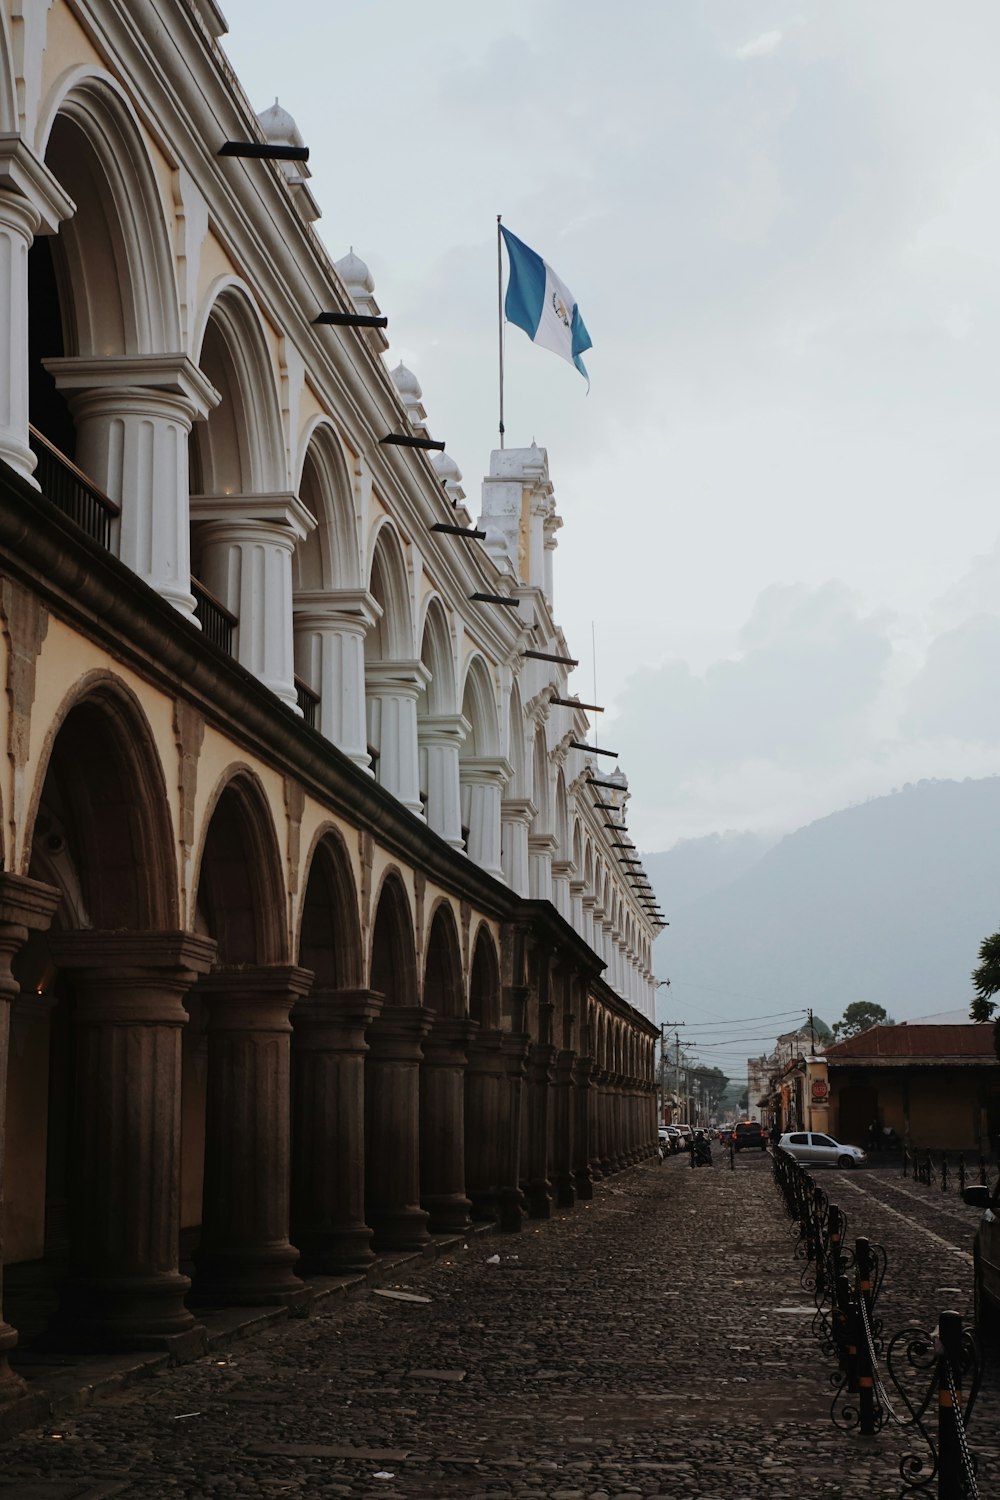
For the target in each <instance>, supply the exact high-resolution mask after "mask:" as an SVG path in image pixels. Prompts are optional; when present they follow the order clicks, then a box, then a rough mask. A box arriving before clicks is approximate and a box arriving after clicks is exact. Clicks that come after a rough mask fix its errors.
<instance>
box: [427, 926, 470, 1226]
mask: <svg viewBox="0 0 1000 1500" xmlns="http://www.w3.org/2000/svg"><path fill="white" fill-rule="evenodd" d="M424 1005H425V1006H426V1007H428V1008H429V1009H430V1010H431V1011H433V1013H434V1014H433V1020H432V1024H431V1028H430V1031H429V1032H428V1033H427V1035H426V1037H425V1038H424V1043H423V1052H424V1060H423V1063H422V1064H421V1068H420V1201H421V1203H422V1204H423V1206H424V1208H425V1209H426V1210H427V1213H428V1215H429V1220H428V1227H429V1229H430V1231H431V1233H432V1234H460V1233H462V1232H463V1231H464V1230H466V1229H467V1228H468V1227H469V1212H470V1209H471V1207H472V1204H471V1202H470V1200H469V1199H468V1197H467V1196H466V1191H465V1070H466V1065H467V1063H468V1048H469V1043H470V1042H471V1040H472V1038H473V1035H474V1034H475V1032H476V1030H477V1029H478V1028H477V1027H476V1025H475V1023H474V1022H471V1021H470V1020H469V1018H468V1016H467V1014H466V1009H465V986H464V984H463V981H462V955H461V945H460V943H459V937H458V926H457V924H456V922H455V914H454V912H453V911H452V909H451V907H450V905H449V904H448V903H447V902H444V901H442V902H441V903H440V904H439V905H438V907H437V909H436V911H435V912H434V917H433V920H432V922H431V929H430V935H429V937H428V941H427V956H426V959H425V962H424Z"/></svg>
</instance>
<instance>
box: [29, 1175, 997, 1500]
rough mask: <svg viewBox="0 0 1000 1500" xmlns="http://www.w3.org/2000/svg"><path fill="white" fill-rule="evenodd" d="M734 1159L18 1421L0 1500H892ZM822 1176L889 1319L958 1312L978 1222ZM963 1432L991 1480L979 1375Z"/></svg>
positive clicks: (609, 1187)
mask: <svg viewBox="0 0 1000 1500" xmlns="http://www.w3.org/2000/svg"><path fill="white" fill-rule="evenodd" d="M749 1155H750V1153H745V1154H744V1155H742V1156H740V1157H738V1158H737V1162H736V1170H735V1171H732V1172H731V1171H730V1170H729V1169H728V1161H727V1159H725V1158H722V1159H719V1157H718V1153H717V1162H716V1166H715V1168H714V1169H713V1170H712V1171H697V1172H695V1171H691V1170H689V1168H688V1165H687V1161H686V1159H685V1158H680V1157H678V1158H674V1159H671V1160H669V1161H668V1162H667V1163H666V1164H665V1165H664V1166H663V1167H659V1166H657V1164H656V1163H655V1162H654V1163H650V1164H647V1165H645V1166H643V1167H641V1168H639V1169H636V1170H634V1171H631V1172H629V1173H625V1174H622V1175H621V1176H619V1177H618V1178H616V1179H613V1180H612V1181H611V1182H610V1183H606V1184H602V1185H601V1186H600V1188H599V1189H598V1193H597V1197H596V1199H595V1201H594V1203H593V1204H591V1205H580V1206H578V1207H577V1208H576V1209H575V1210H573V1211H572V1212H569V1213H567V1214H564V1215H560V1216H557V1217H556V1218H554V1219H553V1220H552V1221H551V1222H549V1223H545V1224H539V1225H537V1226H529V1228H528V1229H527V1231H526V1232H525V1233H524V1234H522V1235H521V1236H519V1237H507V1236H500V1235H494V1236H491V1237H487V1238H480V1239H478V1240H476V1241H473V1242H471V1243H470V1245H469V1248H468V1249H467V1250H465V1251H457V1252H456V1253H455V1254H453V1255H451V1256H449V1257H445V1258H442V1259H440V1260H438V1261H437V1262H434V1263H432V1264H430V1265H428V1266H427V1267H426V1269H423V1268H421V1269H418V1270H417V1271H416V1272H415V1273H414V1274H410V1268H407V1276H406V1280H405V1281H401V1282H400V1283H399V1284H398V1285H394V1284H393V1283H391V1282H387V1283H386V1284H385V1285H384V1286H383V1287H382V1288H380V1289H369V1290H365V1291H362V1292H361V1293H360V1294H358V1295H356V1296H355V1297H353V1298H352V1299H350V1300H342V1301H340V1302H338V1303H336V1304H335V1305H333V1306H332V1310H330V1311H326V1310H324V1311H322V1312H320V1313H317V1314H315V1315H314V1316H313V1317H312V1318H310V1319H308V1320H303V1321H297V1320H296V1321H290V1322H286V1323H283V1324H280V1325H278V1326H277V1327H276V1328H275V1329H274V1330H273V1331H271V1332H269V1333H267V1334H265V1335H263V1336H261V1337H258V1338H256V1339H253V1340H248V1341H244V1342H241V1343H236V1344H234V1345H232V1346H231V1347H230V1348H229V1349H227V1350H225V1351H220V1352H218V1353H217V1354H215V1355H213V1356H211V1357H209V1358H208V1359H204V1360H202V1361H200V1362H198V1363H196V1364H193V1365H187V1366H182V1367H179V1368H174V1369H168V1370H165V1371H163V1372H161V1373H159V1374H157V1375H155V1376H154V1377H153V1378H151V1379H149V1380H146V1381H143V1382H141V1383H139V1384H138V1385H136V1386H133V1387H132V1388H131V1389H129V1390H128V1391H126V1392H124V1393H123V1394H122V1395H121V1396H119V1397H117V1398H115V1399H113V1400H110V1401H106V1402H103V1403H100V1404H97V1405H94V1406H92V1407H90V1408H89V1409H85V1410H83V1411H82V1412H79V1413H77V1414H76V1415H75V1416H74V1417H73V1418H72V1420H70V1419H66V1420H64V1421H62V1422H60V1423H55V1424H52V1425H51V1426H49V1427H47V1428H44V1429H39V1430H38V1431H35V1432H32V1433H28V1434H25V1435H22V1436H21V1437H20V1438H17V1439H14V1440H12V1441H11V1442H9V1443H8V1444H6V1445H5V1446H4V1448H3V1449H2V1450H0V1452H2V1458H3V1463H2V1467H0V1496H7V1495H10V1496H12V1497H13V1496H16V1497H17V1500H83V1497H88V1500H98V1497H106V1496H107V1497H110V1496H117V1497H120V1500H154V1497H159V1496H166V1495H176V1496H183V1497H185V1500H208V1497H215V1496H230V1495H238V1496H240V1497H265V1496H268V1497H270V1496H277V1495H283V1494H287V1495H301V1496H304V1497H309V1500H311V1497H327V1496H331V1497H332V1496H345V1497H361V1496H371V1495H378V1496H381V1497H383V1500H393V1497H398V1500H409V1497H431V1496H435V1497H436V1496H440V1497H446V1496H462V1497H470V1500H471V1497H482V1500H486V1497H496V1500H501V1497H503V1500H506V1497H519V1500H584V1497H586V1500H605V1497H608V1500H623V1497H626V1496H628V1497H639V1496H643V1497H646V1496H670V1497H672V1500H685V1497H699V1500H709V1497H713V1500H764V1497H767V1500H785V1497H805V1496H814V1495H815V1496H824V1497H851V1500H854V1497H857V1500H862V1497H864V1500H868V1497H882V1496H884V1497H890V1496H895V1495H896V1494H898V1493H899V1488H900V1484H899V1479H898V1474H897V1469H896V1465H897V1463H898V1459H899V1455H900V1454H901V1453H902V1452H903V1451H905V1447H906V1445H905V1443H901V1441H900V1438H899V1436H898V1435H895V1434H894V1433H893V1432H892V1431H891V1430H887V1431H885V1432H883V1433H882V1434H881V1435H880V1436H879V1437H877V1438H874V1439H867V1440H865V1439H861V1438H859V1437H855V1436H847V1435H845V1434H843V1433H841V1432H840V1431H839V1430H837V1429H836V1428H835V1427H834V1426H833V1424H832V1423H831V1421H830V1417H829V1405H830V1396H831V1389H830V1385H829V1379H828V1376H829V1362H828V1361H827V1360H826V1359H825V1358H824V1356H823V1355H822V1354H821V1353H820V1351H819V1349H818V1346H817V1344H816V1342H815V1339H814V1337H813V1334H812V1332H811V1329H810V1323H811V1315H812V1312H813V1306H812V1303H811V1300H810V1298H809V1297H808V1296H807V1295H805V1294H804V1293H803V1292H802V1290H801V1287H800V1283H799V1266H798V1263H797V1262H796V1260H795V1258H794V1252H793V1243H792V1239H791V1236H790V1233H789V1228H788V1225H787V1221H786V1220H785V1219H784V1217H783V1214H782V1211H781V1207H780V1200H779V1197H778V1194H777V1192H776V1191H775V1188H774V1187H773V1185H772V1181H771V1173H770V1158H769V1157H768V1156H764V1155H758V1154H757V1153H756V1152H754V1153H752V1156H753V1159H752V1160H748V1159H747V1158H748V1156H749ZM890 1173H891V1175H890ZM823 1186H824V1188H826V1189H827V1191H828V1192H829V1193H830V1195H831V1197H833V1198H834V1199H835V1201H837V1202H838V1204H839V1205H840V1206H841V1207H842V1208H843V1209H844V1210H845V1211H846V1213H847V1214H848V1216H849V1237H852V1236H853V1235H855V1234H867V1235H868V1236H869V1237H870V1238H872V1239H875V1240H878V1241H879V1242H880V1243H883V1244H885V1246H886V1248H887V1251H888V1256H889V1263H888V1264H889V1269H888V1275H887V1277H886V1283H885V1290H884V1293H883V1299H882V1303H881V1304H880V1306H881V1310H882V1312H883V1316H884V1317H885V1321H886V1326H887V1330H888V1331H889V1332H890V1333H891V1332H893V1331H895V1329H896V1328H897V1327H898V1326H901V1325H902V1324H903V1323H905V1322H908V1321H914V1322H922V1323H924V1324H925V1325H928V1324H933V1322H934V1313H935V1311H936V1308H937V1306H938V1303H939V1299H938V1297H937V1295H936V1292H937V1288H939V1287H942V1286H947V1287H955V1288H960V1289H961V1293H962V1296H961V1299H960V1301H959V1306H958V1310H959V1311H961V1312H962V1313H963V1316H969V1314H970V1312H971V1306H970V1297H969V1294H970V1292H971V1256H970V1255H969V1250H970V1249H971V1237H972V1230H973V1228H974V1226H975V1222H976V1215H975V1213H974V1212H973V1211H971V1210H968V1209H964V1208H963V1207H962V1205H961V1203H960V1202H959V1201H958V1200H957V1198H956V1197H955V1196H954V1195H952V1196H950V1197H948V1198H947V1200H943V1199H942V1198H941V1195H940V1194H938V1195H937V1197H936V1198H935V1196H934V1193H933V1192H932V1190H930V1189H926V1188H922V1187H918V1186H916V1185H914V1184H913V1183H912V1182H903V1180H902V1179H901V1178H900V1177H899V1176H898V1175H897V1174H896V1172H895V1170H894V1169H890V1168H888V1167H887V1168H885V1169H881V1168H880V1169H876V1170H872V1171H869V1172H861V1173H854V1174H845V1173H836V1174H834V1173H829V1174H827V1177H826V1178H824V1179H823ZM914 1219H916V1220H917V1221H919V1223H914ZM923 1226H926V1227H923ZM496 1256H499V1258H500V1259H499V1263H497V1262H496V1260H495V1257H496ZM393 1292H405V1293H408V1294H409V1295H410V1296H411V1297H412V1298H414V1299H415V1300H412V1301H411V1300H406V1299H403V1300H400V1299H398V1298H396V1297H394V1296H391V1295H386V1294H387V1293H393ZM949 1300H950V1301H951V1302H952V1303H954V1302H955V1300H956V1299H955V1298H954V1297H951V1298H950V1299H949ZM330 1306H331V1304H327V1307H330ZM970 1436H971V1439H972V1447H973V1450H974V1451H975V1452H976V1453H977V1454H978V1456H979V1461H980V1480H979V1483H980V1494H981V1495H982V1496H983V1497H985V1496H987V1495H991V1494H996V1493H997V1478H996V1476H997V1474H998V1453H1000V1411H998V1390H997V1383H996V1379H995V1375H994V1374H993V1372H992V1371H991V1372H989V1375H988V1378H987V1381H986V1383H985V1386H984V1390H983V1393H982V1395H981V1397H980V1406H979V1408H978V1409H977V1412H976V1414H975V1417H974V1420H973V1423H972V1427H971V1429H970Z"/></svg>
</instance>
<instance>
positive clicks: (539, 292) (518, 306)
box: [500, 224, 593, 380]
mask: <svg viewBox="0 0 1000 1500" xmlns="http://www.w3.org/2000/svg"><path fill="white" fill-rule="evenodd" d="M500 232H501V234H502V235H503V237H504V243H505V244H506V246H507V255H508V256H509V258H510V277H509V279H508V282H507V296H506V299H505V301H504V313H505V314H506V317H507V321H508V323H516V324H517V326H518V328H523V329H524V331H525V333H526V334H527V335H528V337H529V339H531V341H532V343H534V344H541V346H542V348H543V349H551V350H552V352H553V354H561V355H562V357H563V359H568V360H570V361H572V363H573V364H574V365H576V368H577V369H578V370H579V371H580V374H581V375H582V376H583V378H584V380H589V379H590V376H589V375H588V374H587V371H586V369H585V367H584V363H583V360H582V359H581V358H580V355H581V354H582V353H583V351H584V350H585V349H590V348H592V347H593V345H592V344H591V341H590V334H589V333H588V332H587V329H586V326H585V325H584V321H583V319H582V318H581V317H580V309H579V308H578V307H577V305H576V298H575V297H574V296H573V293H572V292H571V291H570V289H569V287H568V286H567V285H566V283H565V282H564V281H560V279H559V277H558V276H557V275H556V273H555V271H553V269H552V267H551V266H547V265H546V264H545V262H544V260H542V257H541V256H540V255H536V253H535V251H534V250H529V249H528V247H527V245H526V244H524V242H523V241H522V240H519V239H518V238H517V236H516V235H514V234H511V232H510V230H509V229H505V228H504V226H503V225H502V224H501V225H500Z"/></svg>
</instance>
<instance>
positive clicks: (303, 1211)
mask: <svg viewBox="0 0 1000 1500" xmlns="http://www.w3.org/2000/svg"><path fill="white" fill-rule="evenodd" d="M381 1009H382V997H381V995H376V994H375V993H374V992H373V991H372V990H312V991H311V992H310V994H309V995H308V996H306V997H304V998H302V999H300V1000H296V1002H295V1006H294V1008H293V1010H292V1201H291V1232H292V1237H293V1241H294V1243H295V1244H296V1245H297V1246H298V1247H299V1250H300V1251H301V1253H302V1265H303V1268H304V1269H305V1270H307V1271H318V1272H320V1273H322V1274H324V1275H333V1276H336V1275H341V1274H344V1273H346V1272H349V1271H362V1270H364V1269H365V1267H366V1266H368V1265H369V1264H370V1263H371V1262H372V1261H373V1260H374V1259H375V1252H374V1250H373V1249H372V1245H371V1240H372V1232H371V1229H370V1228H369V1227H368V1225H367V1224H366V1223H365V1055H366V1053H367V1052H368V1046H367V1043H366V1042H365V1032H366V1031H367V1030H368V1028H369V1027H370V1026H371V1024H372V1022H373V1021H374V1020H375V1019H376V1018H377V1017H378V1015H379V1012H380V1011H381Z"/></svg>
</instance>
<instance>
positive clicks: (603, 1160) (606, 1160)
mask: <svg viewBox="0 0 1000 1500" xmlns="http://www.w3.org/2000/svg"><path fill="white" fill-rule="evenodd" d="M597 1080H598V1086H597V1098H598V1104H597V1113H598V1120H599V1125H598V1132H597V1134H598V1149H599V1151H600V1153H601V1156H600V1168H601V1176H602V1177H610V1176H611V1174H612V1172H617V1170H618V1164H617V1162H616V1161H615V1155H614V1150H613V1147H612V1120H611V1074H610V1073H609V1072H608V1070H607V1068H601V1069H600V1071H599V1073H598V1075H597Z"/></svg>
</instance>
